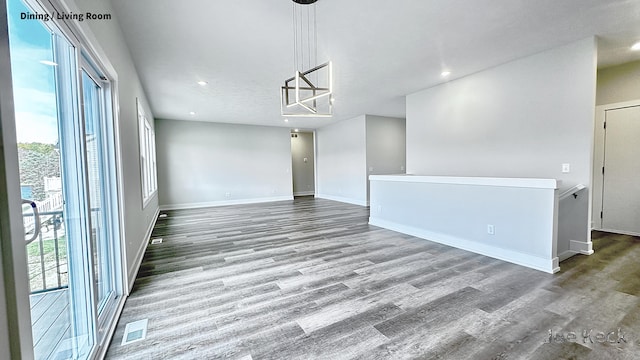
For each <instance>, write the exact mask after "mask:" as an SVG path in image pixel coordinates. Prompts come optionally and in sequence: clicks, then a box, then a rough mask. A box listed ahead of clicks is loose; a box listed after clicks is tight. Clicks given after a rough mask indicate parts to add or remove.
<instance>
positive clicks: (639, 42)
mask: <svg viewBox="0 0 640 360" xmlns="http://www.w3.org/2000/svg"><path fill="white" fill-rule="evenodd" d="M631 50H633V51H638V50H640V41H638V42H637V43H635V44H633V46H631Z"/></svg>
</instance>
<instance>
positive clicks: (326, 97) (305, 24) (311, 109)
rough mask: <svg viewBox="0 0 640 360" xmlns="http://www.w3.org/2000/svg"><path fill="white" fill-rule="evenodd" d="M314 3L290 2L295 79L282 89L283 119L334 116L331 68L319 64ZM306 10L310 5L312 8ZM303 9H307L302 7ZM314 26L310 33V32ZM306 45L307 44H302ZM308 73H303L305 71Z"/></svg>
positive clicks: (306, 0)
mask: <svg viewBox="0 0 640 360" xmlns="http://www.w3.org/2000/svg"><path fill="white" fill-rule="evenodd" d="M316 1H317V0H293V4H292V6H293V7H292V18H293V26H292V28H293V34H292V35H293V67H294V74H295V75H294V76H293V77H290V78H288V79H287V80H285V81H284V86H282V87H281V92H280V96H281V113H282V115H283V116H291V117H296V116H302V117H304V116H307V117H330V116H332V113H333V105H332V101H331V97H332V94H333V79H332V64H331V61H328V62H326V63H324V64H321V65H315V64H318V22H317V11H316V5H315V3H316ZM312 4H313V7H312V6H309V5H312ZM304 6H306V9H304V8H303V7H304ZM312 26H313V29H312V28H311V27H312ZM305 41H306V44H305ZM305 68H306V69H309V70H304V69H305Z"/></svg>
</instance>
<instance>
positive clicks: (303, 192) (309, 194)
mask: <svg viewBox="0 0 640 360" xmlns="http://www.w3.org/2000/svg"><path fill="white" fill-rule="evenodd" d="M315 194H316V193H315V191H298V192H294V193H293V196H312V195H315Z"/></svg>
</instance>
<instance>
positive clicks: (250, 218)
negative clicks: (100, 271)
mask: <svg viewBox="0 0 640 360" xmlns="http://www.w3.org/2000/svg"><path fill="white" fill-rule="evenodd" d="M166 213H167V214H168V217H167V218H165V219H159V220H158V222H157V224H156V226H155V229H154V231H153V236H154V237H162V238H163V239H164V242H163V243H162V244H161V245H149V248H148V250H147V253H146V254H145V257H144V261H143V264H142V267H141V269H140V272H139V274H138V278H137V280H136V282H135V285H134V290H133V292H132V294H131V296H130V297H129V299H128V300H127V302H126V305H125V308H124V310H123V314H122V317H121V319H120V322H119V323H118V327H117V329H116V333H115V336H114V338H113V341H112V343H111V345H110V348H109V351H108V353H107V358H109V359H222V358H228V359H315V358H325V359H582V358H584V359H638V358H640V355H638V354H640V297H639V296H638V295H639V294H640V239H638V238H634V237H630V236H621V235H611V234H603V233H597V234H595V235H594V248H595V250H596V253H595V254H594V255H591V256H582V255H578V256H575V257H573V258H571V259H569V260H567V261H565V262H563V263H562V264H561V267H562V271H561V272H560V273H557V274H554V275H551V274H546V273H542V272H539V271H535V270H531V269H528V268H524V267H521V266H517V265H513V264H510V263H506V262H503V261H499V260H496V259H492V258H489V257H485V256H481V255H477V254H473V253H469V252H466V251H463V250H459V249H455V248H451V247H448V246H444V245H440V244H437V243H433V242H430V241H426V240H423V239H418V238H414V237H411V236H407V235H403V234H399V233H395V232H392V231H388V230H385V229H381V228H377V227H374V226H370V225H368V224H367V221H368V215H369V210H368V209H367V208H363V207H359V206H353V205H348V204H342V203H337V202H332V201H328V200H321V199H313V198H299V199H296V200H295V201H291V202H277V203H269V204H258V205H242V206H230V207H217V208H207V209H196V210H179V211H167V212H166ZM141 319H149V327H148V332H147V337H146V339H145V340H142V341H138V342H135V343H131V344H129V345H125V346H121V345H120V341H121V339H122V336H123V333H124V328H125V325H126V323H128V322H132V321H136V320H141ZM618 329H620V332H618ZM549 330H551V331H552V335H551V338H552V339H551V342H550V343H549ZM583 330H586V331H587V332H588V331H591V334H590V336H587V337H586V338H585V337H583V333H582V332H583ZM600 332H602V333H604V335H603V334H599V333H600ZM574 335H575V338H574ZM587 335H588V334H587ZM603 336H604V338H603ZM620 338H622V339H620ZM603 340H604V341H603ZM608 340H609V341H608ZM585 341H586V342H585ZM591 341H593V343H592V342H591Z"/></svg>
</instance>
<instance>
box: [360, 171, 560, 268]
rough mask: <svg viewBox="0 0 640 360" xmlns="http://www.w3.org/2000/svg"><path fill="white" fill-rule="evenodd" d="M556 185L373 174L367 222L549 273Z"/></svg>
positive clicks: (552, 182)
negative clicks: (490, 230) (369, 211)
mask: <svg viewBox="0 0 640 360" xmlns="http://www.w3.org/2000/svg"><path fill="white" fill-rule="evenodd" d="M556 187H557V182H556V181H555V180H552V179H490V178H489V179H488V178H471V177H439V176H433V177H431V176H384V175H383V176H371V216H370V218H369V223H370V224H372V225H376V226H381V227H384V228H387V229H390V230H394V231H399V232H402V233H405V234H409V235H413V236H418V237H421V238H423V239H427V240H430V241H435V242H439V243H442V244H446V245H449V246H454V247H457V248H460V249H464V250H468V251H473V252H476V253H479V254H483V255H487V256H491V257H495V258H498V259H502V260H505V261H510V262H513V263H516V264H520V265H524V266H528V267H531V268H534V269H538V270H542V271H546V272H549V273H553V272H556V271H558V259H557V257H556V251H555V240H556V233H555V226H556V219H555V208H556V206H557V196H556V191H557V190H556ZM489 225H493V234H490V233H489V231H488V226H489Z"/></svg>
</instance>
